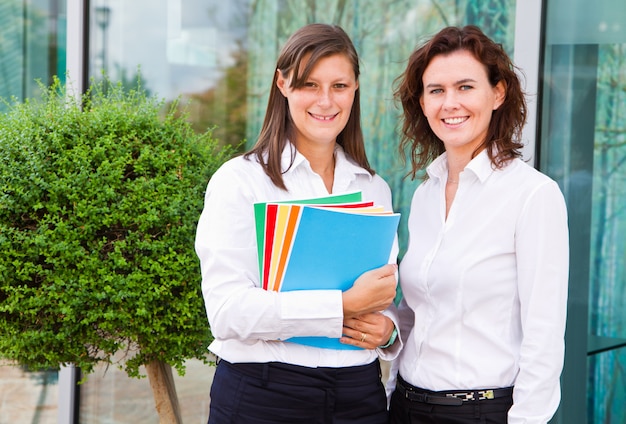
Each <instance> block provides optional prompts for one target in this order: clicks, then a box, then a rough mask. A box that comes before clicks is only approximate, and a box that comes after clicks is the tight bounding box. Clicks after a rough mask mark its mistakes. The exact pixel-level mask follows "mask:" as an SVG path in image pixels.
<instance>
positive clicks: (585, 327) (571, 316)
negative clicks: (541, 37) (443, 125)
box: [540, 0, 626, 422]
mask: <svg viewBox="0 0 626 424" xmlns="http://www.w3.org/2000/svg"><path fill="white" fill-rule="evenodd" d="M547 13H548V15H547V33H546V42H547V44H546V46H545V56H544V62H545V69H544V72H545V77H544V87H543V97H542V105H543V116H542V127H541V156H540V157H541V168H542V169H543V170H545V171H546V172H547V173H549V174H550V175H551V176H553V177H554V178H555V179H557V180H558V181H559V183H560V184H561V187H562V189H563V191H564V193H565V196H566V201H567V203H568V209H569V220H570V228H571V231H570V249H571V266H570V300H569V313H568V332H567V336H566V342H567V347H568V348H567V353H566V364H565V372H564V376H563V381H564V385H563V386H564V401H563V402H562V408H561V418H562V422H575V421H576V420H577V419H578V418H579V417H581V416H585V414H587V417H588V422H624V420H626V410H624V407H623V406H624V402H625V400H626V390H625V389H624V388H625V387H626V372H625V369H626V348H624V347H623V346H625V345H626V315H625V314H624V313H623V311H624V310H625V308H626V297H625V296H624V293H626V269H625V264H626V261H625V258H626V207H625V204H624V196H625V194H626V26H624V24H623V23H624V22H625V21H626V6H625V5H624V3H623V2H622V1H617V0H602V1H599V2H596V3H594V4H593V5H592V4H590V3H589V2H586V1H573V2H571V1H565V0H557V1H554V2H549V3H548V11H547ZM585 370H586V371H587V372H585Z"/></svg>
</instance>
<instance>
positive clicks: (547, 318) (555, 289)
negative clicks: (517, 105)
mask: <svg viewBox="0 0 626 424" xmlns="http://www.w3.org/2000/svg"><path fill="white" fill-rule="evenodd" d="M515 234H516V247H515V250H516V252H517V275H518V290H519V299H520V315H521V327H522V344H521V347H520V352H519V374H518V376H517V378H516V381H515V389H514V393H513V407H512V408H511V409H510V411H509V423H537V424H539V423H546V422H548V420H549V419H550V418H551V417H552V415H553V414H554V412H555V411H556V409H557V407H558V405H559V401H560V382H559V377H560V374H561V370H562V366H563V356H564V350H565V348H564V340H563V335H564V332H565V318H566V310H567V282H568V270H569V240H568V228H567V212H566V208H565V201H564V199H563V196H562V194H561V192H560V190H559V188H558V186H557V185H556V183H554V182H553V181H550V182H548V183H546V184H543V185H541V186H540V187H538V188H537V190H536V191H535V193H534V194H533V195H532V196H531V197H530V198H529V199H528V201H527V202H526V204H525V207H524V209H523V211H522V212H521V214H520V218H519V220H518V223H517V228H516V232H515Z"/></svg>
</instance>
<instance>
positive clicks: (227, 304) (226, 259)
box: [195, 167, 343, 340]
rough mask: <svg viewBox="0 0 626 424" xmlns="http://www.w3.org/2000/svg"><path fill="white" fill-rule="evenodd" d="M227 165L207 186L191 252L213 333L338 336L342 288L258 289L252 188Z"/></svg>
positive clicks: (266, 336)
mask: <svg viewBox="0 0 626 424" xmlns="http://www.w3.org/2000/svg"><path fill="white" fill-rule="evenodd" d="M229 171H230V170H229V168H228V167H226V168H224V169H220V170H219V171H218V172H217V173H215V174H214V175H213V177H212V179H211V181H210V182H209V184H208V187H207V191H206V195H205V206H204V210H203V212H202V214H201V216H200V220H199V222H198V229H197V236H196V244H195V247H196V252H197V254H198V257H199V258H200V262H201V270H202V293H203V296H204V300H205V306H206V312H207V316H208V319H209V322H210V325H211V331H212V333H213V335H214V337H216V338H219V339H239V340H250V339H261V340H279V339H286V338H289V337H293V336H327V337H340V335H341V330H342V322H343V309H342V298H341V292H340V291H338V290H329V291H322V290H319V291H317V290H316V291H299V292H285V293H278V292H271V291H266V290H263V289H262V288H260V284H259V275H258V262H257V253H256V239H255V228H254V210H253V203H254V202H255V201H259V200H258V199H257V198H256V194H255V193H254V190H257V189H258V187H253V186H252V185H249V184H246V182H247V181H249V180H250V179H251V178H249V176H248V178H245V179H242V178H241V175H238V173H236V172H229Z"/></svg>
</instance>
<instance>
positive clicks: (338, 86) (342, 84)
mask: <svg viewBox="0 0 626 424" xmlns="http://www.w3.org/2000/svg"><path fill="white" fill-rule="evenodd" d="M334 87H335V88H348V84H344V83H342V82H338V83H337V84H335V85H334Z"/></svg>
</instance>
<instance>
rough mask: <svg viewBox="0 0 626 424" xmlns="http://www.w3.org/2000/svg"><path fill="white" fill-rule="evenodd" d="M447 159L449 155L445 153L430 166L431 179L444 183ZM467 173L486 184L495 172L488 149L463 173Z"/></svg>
mask: <svg viewBox="0 0 626 424" xmlns="http://www.w3.org/2000/svg"><path fill="white" fill-rule="evenodd" d="M447 158H448V153H447V152H444V153H442V154H441V155H439V157H437V159H435V160H434V161H433V162H432V163H431V164H430V165H429V166H428V168H426V171H427V172H428V176H429V177H430V178H434V179H437V180H439V181H444V180H445V179H446V175H447V174H448V161H447ZM466 172H467V173H469V174H472V175H474V176H475V177H476V179H478V180H479V181H480V182H481V183H482V182H485V180H486V179H487V178H489V176H490V175H491V174H492V173H493V172H494V169H493V166H492V164H491V160H490V159H489V155H488V154H487V149H483V150H482V151H481V152H480V153H479V154H478V155H477V156H476V157H475V158H474V159H472V160H471V161H470V162H469V163H468V164H467V165H466V166H465V169H464V170H463V172H462V173H466Z"/></svg>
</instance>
